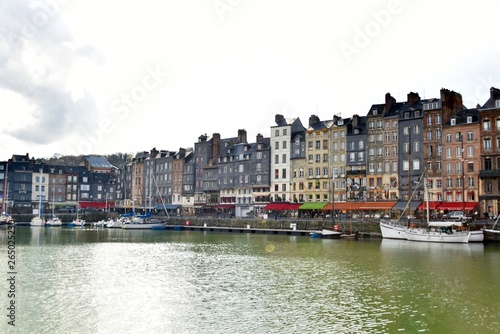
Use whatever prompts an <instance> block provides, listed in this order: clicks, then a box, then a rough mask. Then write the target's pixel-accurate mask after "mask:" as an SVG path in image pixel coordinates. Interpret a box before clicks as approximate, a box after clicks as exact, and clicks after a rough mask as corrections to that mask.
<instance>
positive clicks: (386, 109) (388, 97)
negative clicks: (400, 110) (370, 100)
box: [384, 93, 396, 115]
mask: <svg viewBox="0 0 500 334" xmlns="http://www.w3.org/2000/svg"><path fill="white" fill-rule="evenodd" d="M394 103H396V99H395V98H393V97H392V96H391V93H387V94H385V105H384V115H386V114H387V113H388V112H389V111H390V110H391V107H392V105H393V104H394Z"/></svg>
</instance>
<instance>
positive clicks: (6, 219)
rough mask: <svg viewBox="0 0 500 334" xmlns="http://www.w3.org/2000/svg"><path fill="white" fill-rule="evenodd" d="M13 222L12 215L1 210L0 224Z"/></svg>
mask: <svg viewBox="0 0 500 334" xmlns="http://www.w3.org/2000/svg"><path fill="white" fill-rule="evenodd" d="M7 224H14V219H12V216H11V215H9V214H8V213H6V212H2V214H1V215H0V225H7Z"/></svg>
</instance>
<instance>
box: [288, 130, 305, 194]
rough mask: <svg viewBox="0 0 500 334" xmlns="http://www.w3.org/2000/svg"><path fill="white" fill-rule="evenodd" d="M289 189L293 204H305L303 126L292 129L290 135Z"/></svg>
mask: <svg viewBox="0 0 500 334" xmlns="http://www.w3.org/2000/svg"><path fill="white" fill-rule="evenodd" d="M290 157H291V158H290V168H291V173H292V174H291V183H292V186H291V189H290V199H291V201H292V202H293V203H304V202H305V189H306V165H307V164H306V130H305V128H304V127H303V126H297V127H295V128H294V129H292V134H291V152H290Z"/></svg>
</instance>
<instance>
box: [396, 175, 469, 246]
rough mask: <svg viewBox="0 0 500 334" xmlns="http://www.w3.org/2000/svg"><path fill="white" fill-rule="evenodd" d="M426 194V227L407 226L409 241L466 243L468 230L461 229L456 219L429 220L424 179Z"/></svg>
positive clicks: (427, 198) (406, 232)
mask: <svg viewBox="0 0 500 334" xmlns="http://www.w3.org/2000/svg"><path fill="white" fill-rule="evenodd" d="M424 187H425V194H426V199H425V202H426V213H427V214H426V216H427V228H407V229H406V231H405V234H406V238H407V239H408V240H409V241H421V242H441V243H468V242H469V231H468V230H466V229H463V226H462V223H461V222H456V221H432V222H431V221H429V194H428V189H427V182H425V181H424Z"/></svg>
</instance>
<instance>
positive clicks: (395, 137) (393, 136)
mask: <svg viewBox="0 0 500 334" xmlns="http://www.w3.org/2000/svg"><path fill="white" fill-rule="evenodd" d="M392 141H398V132H397V131H392Z"/></svg>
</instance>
